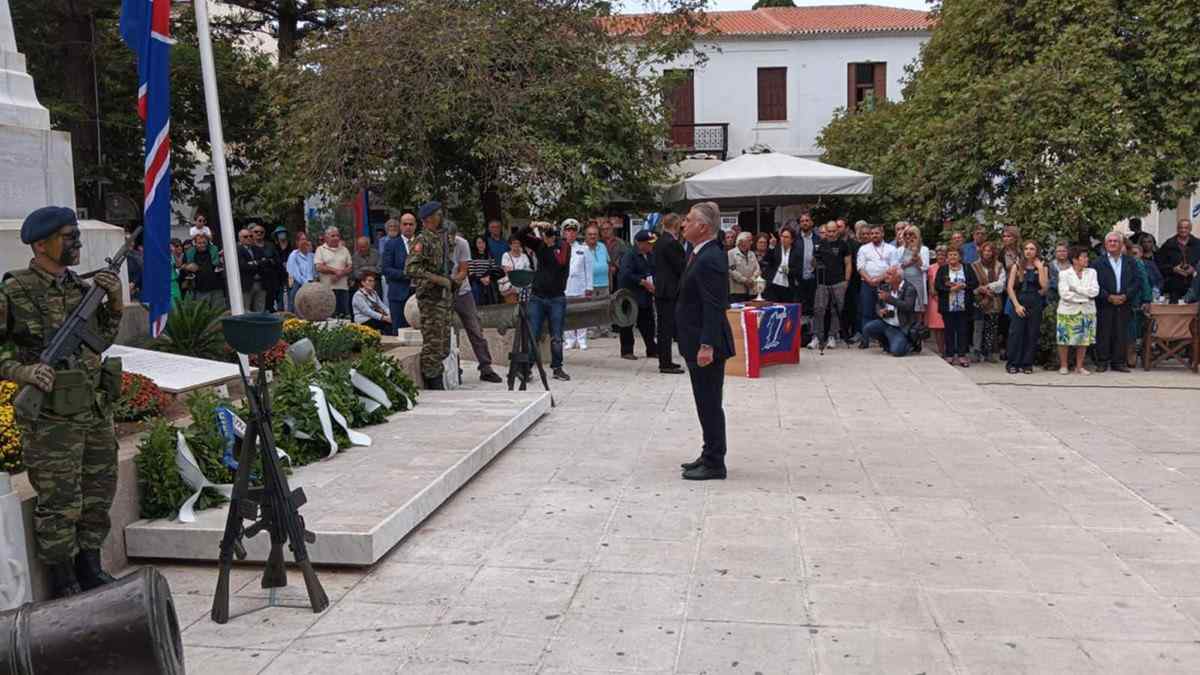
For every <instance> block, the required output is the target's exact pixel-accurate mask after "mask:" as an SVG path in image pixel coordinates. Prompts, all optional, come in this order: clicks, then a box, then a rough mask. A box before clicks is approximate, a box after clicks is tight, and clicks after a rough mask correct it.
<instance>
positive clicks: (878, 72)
mask: <svg viewBox="0 0 1200 675" xmlns="http://www.w3.org/2000/svg"><path fill="white" fill-rule="evenodd" d="M847 71H848V72H847V80H848V83H847V93H846V109H847V110H850V111H854V110H858V109H859V108H861V107H862V105H863V103H865V102H866V101H867V100H869V99H872V98H873V99H875V100H876V101H886V100H887V64H886V63H851V64H847Z"/></svg>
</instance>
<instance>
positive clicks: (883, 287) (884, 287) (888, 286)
mask: <svg viewBox="0 0 1200 675" xmlns="http://www.w3.org/2000/svg"><path fill="white" fill-rule="evenodd" d="M879 290H881V291H883V292H884V293H891V292H892V285H891V284H889V283H888V282H886V281H881V282H879Z"/></svg>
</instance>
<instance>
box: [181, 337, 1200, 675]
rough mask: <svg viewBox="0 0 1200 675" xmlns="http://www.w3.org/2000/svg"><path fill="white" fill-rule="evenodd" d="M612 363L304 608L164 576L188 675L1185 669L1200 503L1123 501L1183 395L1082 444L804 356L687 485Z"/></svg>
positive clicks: (935, 366)
mask: <svg viewBox="0 0 1200 675" xmlns="http://www.w3.org/2000/svg"><path fill="white" fill-rule="evenodd" d="M616 351H617V349H616V342H615V340H602V341H597V342H594V343H593V349H592V350H590V351H588V352H586V353H580V352H570V353H569V355H568V362H567V367H568V370H569V371H570V372H571V374H572V375H573V376H574V378H575V379H574V380H573V381H572V382H570V383H569V384H567V385H565V386H558V387H556V388H555V395H556V398H557V401H558V408H557V409H556V410H555V411H554V412H553V413H551V414H550V415H549V416H547V417H546V418H544V419H543V420H542V421H541V422H539V423H538V424H537V425H536V426H535V427H534V428H532V429H531V430H530V431H529V432H527V433H526V434H525V435H524V436H523V437H522V438H521V439H520V440H518V442H517V443H516V444H514V445H513V446H512V447H511V448H509V450H507V451H506V452H505V453H504V454H502V455H501V456H500V457H499V458H497V459H496V460H495V461H494V462H493V463H492V464H491V465H490V466H489V467H488V468H487V469H485V470H484V471H483V472H482V473H480V474H479V475H478V476H476V478H475V479H474V480H473V481H472V482H471V483H469V484H468V485H467V486H466V487H464V488H463V489H462V490H461V491H460V492H459V494H458V495H456V496H455V497H454V498H453V499H452V500H451V501H450V502H448V503H447V504H446V505H444V506H443V507H442V508H441V509H440V510H439V511H438V512H437V513H435V514H434V515H433V516H432V517H430V518H429V519H428V520H427V521H426V523H425V524H424V525H423V526H422V527H421V528H419V529H418V530H417V531H415V532H414V533H413V534H412V535H410V536H409V538H408V539H407V540H405V541H404V542H402V543H401V544H400V545H399V546H398V547H397V548H396V549H395V550H393V551H392V552H391V554H390V555H389V556H388V557H387V558H385V559H384V561H383V562H381V563H380V564H378V565H377V566H375V567H374V568H373V569H371V570H369V571H368V570H337V571H330V570H326V571H324V572H323V574H322V579H323V580H324V582H325V584H326V588H327V589H328V591H329V594H330V596H331V597H332V598H333V600H334V605H333V606H332V607H331V608H330V609H329V610H327V611H326V612H325V613H324V614H322V615H313V614H311V613H309V612H307V611H304V610H301V609H279V608H272V609H267V610H264V611H262V612H258V613H255V614H250V615H248V616H245V617H242V618H240V619H237V620H235V621H234V622H232V623H230V624H228V625H226V626H217V625H215V624H213V623H212V622H210V621H209V620H208V618H207V616H206V613H207V609H208V606H209V603H210V602H211V597H210V596H209V595H207V594H208V593H210V592H211V589H212V587H213V582H214V573H213V570H212V568H211V567H183V566H173V567H169V568H167V569H166V572H167V574H168V576H169V578H170V580H171V583H172V587H173V589H174V591H175V593H176V603H177V608H178V609H179V611H180V614H181V621H182V622H183V625H184V626H185V631H184V641H185V644H186V652H187V660H188V670H189V672H191V673H219V674H220V675H231V674H237V673H260V672H261V673H286V674H288V675H300V674H303V673H329V672H337V673H342V672H345V673H395V672H403V673H406V674H408V673H535V672H536V673H545V674H547V675H549V674H563V673H584V672H635V671H638V672H641V671H645V672H673V673H747V674H751V673H764V674H770V673H814V672H820V673H891V672H896V673H928V674H932V673H1006V674H1007V673H1021V672H1031V673H1032V672H1038V673H1089V672H1114V673H1122V672H1130V671H1135V670H1136V671H1138V672H1141V673H1169V672H1179V673H1196V672H1200V536H1198V535H1197V531H1196V530H1194V529H1191V528H1189V527H1188V526H1186V525H1184V524H1182V523H1181V522H1180V521H1181V520H1183V518H1184V515H1186V513H1190V512H1188V511H1186V510H1185V507H1186V508H1193V507H1194V504H1183V503H1180V502H1183V501H1186V499H1185V498H1184V493H1185V492H1187V491H1188V489H1189V488H1187V487H1186V486H1183V485H1182V484H1180V483H1179V482H1178V481H1176V482H1175V483H1172V485H1174V486H1175V488H1173V489H1177V490H1178V492H1163V493H1161V494H1158V493H1149V492H1147V493H1145V494H1142V493H1140V492H1139V491H1141V490H1143V488H1145V487H1154V486H1156V485H1159V483H1160V482H1161V481H1163V480H1165V478H1162V479H1158V478H1149V479H1147V480H1148V481H1149V482H1148V484H1146V485H1144V484H1142V483H1139V482H1138V480H1137V479H1139V477H1143V476H1148V475H1151V474H1143V473H1141V472H1140V470H1139V469H1138V466H1137V465H1139V464H1143V465H1144V464H1149V463H1151V462H1157V463H1159V464H1162V465H1163V466H1167V464H1164V459H1163V458H1162V457H1158V456H1155V455H1153V454H1151V453H1149V452H1146V451H1139V450H1135V449H1134V448H1142V447H1145V446H1144V445H1143V444H1141V443H1140V441H1139V440H1138V439H1139V438H1140V435H1139V434H1140V433H1141V432H1139V431H1136V430H1135V429H1134V428H1133V427H1134V426H1135V425H1137V424H1138V423H1139V420H1140V419H1141V418H1140V417H1139V415H1141V414H1142V413H1144V412H1149V411H1152V410H1159V409H1160V408H1156V407H1154V406H1153V405H1152V404H1151V403H1149V402H1148V401H1147V400H1143V399H1151V398H1153V399H1157V400H1159V401H1162V400H1168V401H1169V403H1167V404H1165V405H1164V406H1163V407H1162V408H1161V410H1163V412H1162V414H1163V415H1164V416H1172V419H1173V421H1174V422H1175V423H1176V424H1177V426H1178V431H1177V432H1174V431H1173V432H1171V433H1173V434H1176V435H1171V436H1167V435H1163V436H1160V437H1157V438H1159V439H1161V440H1163V441H1165V440H1167V439H1171V440H1177V439H1185V438H1187V434H1188V431H1189V430H1188V427H1187V424H1188V422H1190V419H1189V418H1188V416H1187V415H1186V410H1185V407H1186V403H1185V402H1179V401H1177V400H1176V398H1177V397H1183V396H1192V397H1194V396H1195V394H1194V393H1191V392H1179V391H1168V390H1154V391H1153V392H1149V391H1148V392H1141V393H1135V394H1134V395H1129V394H1122V395H1121V396H1120V402H1119V403H1118V405H1117V406H1116V407H1117V411H1118V413H1119V414H1120V415H1121V416H1122V417H1123V418H1124V419H1126V420H1128V421H1129V425H1130V428H1125V427H1122V426H1121V425H1120V424H1119V423H1117V421H1116V420H1113V426H1112V428H1109V427H1108V426H1105V427H1104V428H1103V429H1101V430H1099V431H1097V430H1095V429H1094V428H1092V429H1088V428H1085V427H1086V426H1087V424H1086V423H1087V422H1089V421H1092V420H1093V416H1090V415H1088V414H1087V412H1086V410H1087V406H1086V403H1087V401H1088V400H1089V399H1092V400H1094V397H1095V393H1094V392H1093V391H1092V390H1090V389H1080V390H1069V391H1068V390H1065V389H1064V390H1059V389H1047V390H1046V391H1045V392H1042V391H1041V390H1040V389H1026V388H1021V389H1016V388H1011V387H1007V388H1006V387H1000V386H978V385H976V384H975V382H974V381H973V379H972V378H982V377H985V376H989V375H988V374H987V373H986V372H985V371H986V370H987V369H970V370H969V371H967V372H966V373H964V371H962V370H961V369H955V368H951V367H949V366H947V365H946V364H944V363H943V362H942V361H940V360H939V359H936V358H933V357H928V356H925V357H916V358H906V359H892V358H890V357H884V356H879V355H877V354H876V353H874V352H872V353H863V352H859V351H857V350H853V351H844V350H839V351H835V352H829V353H827V354H826V355H825V356H823V357H819V356H817V355H815V354H813V353H812V352H807V351H806V352H804V354H803V356H802V363H801V364H800V366H798V367H775V368H771V369H768V370H766V371H764V372H765V375H764V377H763V378H762V379H760V380H741V379H732V380H730V381H729V382H728V384H727V392H726V407H727V410H728V411H729V413H730V418H731V425H730V431H731V433H730V444H731V448H730V457H729V466H730V478H729V480H727V481H724V482H711V483H702V484H694V483H685V482H683V481H681V480H679V478H678V474H679V470H678V462H680V461H682V460H687V459H691V458H692V457H693V456H694V455H695V454H696V452H697V450H696V448H697V447H698V445H699V430H698V426H697V424H696V421H695V413H694V409H693V407H692V401H691V397H690V390H689V388H688V385H687V380H686V377H685V376H664V375H659V374H658V373H657V369H656V368H654V367H653V366H654V365H655V364H652V363H651V362H649V361H646V360H641V361H638V362H636V363H630V362H625V361H620V360H618V359H616ZM976 370H978V372H976ZM997 373H998V375H997ZM989 377H994V379H996V380H1000V379H1003V378H1006V377H1007V376H1005V375H1003V373H1002V371H996V372H994V373H992V374H991V375H990V376H989ZM1035 377H1041V376H1035ZM1046 377H1047V378H1048V377H1049V376H1046ZM1054 377H1058V376H1057V375H1055V376H1054ZM1148 377H1149V378H1157V377H1158V375H1152V376H1148ZM1047 381H1049V380H1047ZM1139 381H1141V382H1150V381H1152V380H1150V379H1145V380H1139ZM1009 389H1011V391H1009ZM1130 391H1132V390H1130ZM1026 392H1037V393H1036V394H1027V393H1026ZM1037 397H1042V398H1040V400H1039V399H1038V398H1037ZM1070 397H1079V399H1080V402H1079V405H1078V406H1074V404H1072V406H1073V407H1070V408H1068V410H1067V412H1066V414H1064V415H1063V416H1062V417H1061V419H1062V423H1061V424H1059V425H1057V426H1056V427H1054V428H1055V431H1054V432H1053V433H1051V432H1048V431H1046V430H1045V428H1044V425H1042V424H1040V423H1033V422H1031V421H1030V418H1029V417H1030V416H1033V417H1039V418H1040V417H1048V416H1049V415H1050V414H1051V413H1054V412H1056V411H1062V410H1063V409H1064V398H1070ZM1131 399H1132V400H1131ZM1071 400H1073V399H1071ZM1193 400H1194V398H1193ZM1011 403H1018V404H1020V407H1021V408H1022V409H1025V410H1027V413H1025V414H1023V413H1022V412H1021V410H1018V408H1017V407H1013V406H1012V405H1011ZM1191 407H1192V409H1194V405H1193V406H1191ZM1027 415H1028V416H1027ZM1146 433H1150V430H1147V432H1146ZM1163 433H1164V434H1166V433H1167V432H1163ZM1089 434H1090V435H1089ZM1192 449H1194V447H1193V448H1192ZM1194 466H1195V465H1193V467H1194ZM1176 473H1177V474H1178V480H1185V479H1192V480H1194V478H1195V472H1194V471H1191V472H1189V471H1184V470H1182V469H1181V470H1180V471H1179V472H1176ZM1156 481H1157V482H1156ZM1191 495H1192V496H1193V497H1195V496H1197V492H1196V491H1195V490H1194V489H1193V490H1191ZM1168 496H1173V497H1177V498H1178V499H1177V500H1176V501H1170V500H1167V499H1166V497H1168ZM1193 501H1194V500H1193ZM314 506H315V507H319V505H315V504H314V505H311V506H310V507H309V508H313V507H314ZM1168 507H1171V509H1170V510H1167V509H1168ZM1177 509H1179V510H1177ZM1177 513H1178V514H1179V515H1176V514H1177ZM296 581H299V580H298V579H297V580H296ZM256 583H257V582H256V581H255V577H254V571H252V570H239V571H238V574H237V575H236V577H235V588H237V587H238V585H237V584H241V585H243V587H242V588H241V590H240V591H239V593H238V598H237V599H236V602H235V609H241V608H249V607H253V606H257V605H261V604H262V602H263V600H262V599H261V595H262V593H261V591H260V590H259V589H257V588H256ZM289 590H290V591H294V592H293V593H291V595H292V597H296V598H298V597H299V593H300V592H301V590H300V589H289Z"/></svg>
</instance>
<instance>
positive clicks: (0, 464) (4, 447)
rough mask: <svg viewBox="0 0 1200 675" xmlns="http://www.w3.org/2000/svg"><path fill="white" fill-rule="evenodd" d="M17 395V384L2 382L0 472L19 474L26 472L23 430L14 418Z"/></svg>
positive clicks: (0, 395)
mask: <svg viewBox="0 0 1200 675" xmlns="http://www.w3.org/2000/svg"><path fill="white" fill-rule="evenodd" d="M16 395H17V385H16V383H15V382H8V381H0V471H7V472H8V473H17V472H20V471H24V470H25V463H24V462H23V461H22V460H21V430H20V429H18V428H17V422H16V419H14V418H13V406H12V399H13V396H16Z"/></svg>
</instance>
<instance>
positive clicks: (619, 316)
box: [610, 288, 638, 328]
mask: <svg viewBox="0 0 1200 675" xmlns="http://www.w3.org/2000/svg"><path fill="white" fill-rule="evenodd" d="M610 311H611V312H612V319H613V323H614V324H616V325H617V326H619V327H621V328H630V327H632V326H634V325H636V324H637V316H638V304H637V300H636V299H635V298H634V297H633V291H631V290H629V289H628V288H622V289H621V290H619V291H617V292H616V293H613V295H612V306H611V310H610Z"/></svg>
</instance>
